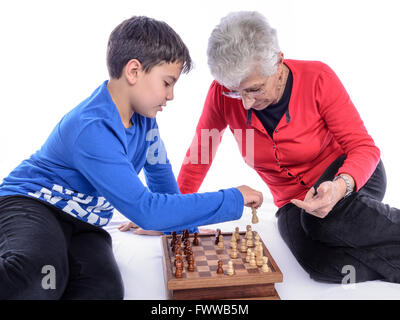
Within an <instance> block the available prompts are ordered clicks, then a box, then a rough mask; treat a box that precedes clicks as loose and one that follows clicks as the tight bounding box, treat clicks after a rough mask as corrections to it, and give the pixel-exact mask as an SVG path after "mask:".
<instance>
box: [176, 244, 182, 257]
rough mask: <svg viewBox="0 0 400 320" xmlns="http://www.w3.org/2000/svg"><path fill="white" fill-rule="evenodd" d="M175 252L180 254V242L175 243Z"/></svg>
mask: <svg viewBox="0 0 400 320" xmlns="http://www.w3.org/2000/svg"><path fill="white" fill-rule="evenodd" d="M175 254H177V255H181V254H182V249H181V245H180V244H178V243H177V244H175Z"/></svg>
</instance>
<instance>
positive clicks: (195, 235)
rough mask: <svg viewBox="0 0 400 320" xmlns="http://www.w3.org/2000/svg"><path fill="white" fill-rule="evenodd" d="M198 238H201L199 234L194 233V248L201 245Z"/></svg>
mask: <svg viewBox="0 0 400 320" xmlns="http://www.w3.org/2000/svg"><path fill="white" fill-rule="evenodd" d="M198 236H199V234H198V233H197V232H195V233H194V239H193V242H192V244H193V245H194V246H198V245H199V238H198Z"/></svg>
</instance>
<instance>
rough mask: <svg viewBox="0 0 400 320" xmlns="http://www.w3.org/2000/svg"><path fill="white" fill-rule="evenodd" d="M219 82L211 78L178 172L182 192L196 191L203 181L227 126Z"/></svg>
mask: <svg viewBox="0 0 400 320" xmlns="http://www.w3.org/2000/svg"><path fill="white" fill-rule="evenodd" d="M221 90H222V86H221V85H219V84H218V83H217V82H216V81H213V82H212V84H211V86H210V89H209V90H208V94H207V97H206V101H205V103H204V108H203V112H202V114H201V117H200V120H199V122H198V124H197V127H196V134H195V136H194V138H193V141H192V144H191V146H190V147H189V149H188V150H187V152H186V157H185V160H184V161H183V164H182V167H181V170H180V172H179V175H178V179H177V180H178V185H179V189H180V191H181V192H182V193H194V192H197V191H198V190H199V188H200V185H201V184H202V182H203V180H204V178H205V176H206V174H207V172H208V170H209V169H210V166H211V163H212V161H213V159H214V156H215V154H216V152H217V149H218V146H219V144H220V142H221V139H222V135H223V133H224V130H225V128H226V126H227V123H226V121H225V117H224V112H223V102H222V99H223V98H222V93H221Z"/></svg>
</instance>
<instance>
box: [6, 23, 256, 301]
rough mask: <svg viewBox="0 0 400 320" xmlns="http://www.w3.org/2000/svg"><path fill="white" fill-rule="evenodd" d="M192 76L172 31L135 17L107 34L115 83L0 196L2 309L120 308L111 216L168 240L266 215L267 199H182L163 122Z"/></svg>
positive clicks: (76, 111)
mask: <svg viewBox="0 0 400 320" xmlns="http://www.w3.org/2000/svg"><path fill="white" fill-rule="evenodd" d="M191 65H192V61H191V58H190V55H189V51H188V49H187V47H186V45H185V44H184V43H183V41H182V40H181V38H180V37H179V35H178V34H177V33H176V32H175V31H174V30H173V29H172V28H171V27H170V26H169V25H168V24H166V23H165V22H162V21H157V20H155V19H151V18H148V17H138V16H134V17H132V18H129V19H127V20H125V21H123V22H122V23H121V24H119V25H118V26H117V27H116V28H115V29H114V30H113V31H112V32H111V35H110V37H109V41H108V47H107V67H108V71H109V79H108V80H105V81H104V82H102V83H101V84H100V85H99V86H98V87H97V88H96V89H95V90H94V91H93V92H92V93H91V94H90V95H89V96H88V97H87V98H86V99H84V100H83V101H82V102H81V103H80V104H79V105H78V106H76V107H75V108H73V109H72V110H71V111H70V112H68V113H67V114H66V115H65V116H64V117H63V118H62V119H61V121H60V122H59V123H57V124H56V125H55V128H54V130H53V131H52V132H51V134H50V136H49V137H48V139H47V140H46V141H45V142H44V144H43V146H42V147H41V148H40V150H39V151H37V152H36V153H35V154H33V155H32V156H31V157H29V158H28V159H26V160H24V161H22V163H21V164H20V165H18V166H17V167H16V168H15V169H14V170H13V171H12V172H11V173H10V174H9V175H8V176H7V177H5V178H4V180H3V182H2V184H1V185H0V257H2V259H0V283H1V285H0V299H61V298H62V299H122V298H123V295H124V290H123V283H122V280H121V275H120V272H119V269H118V267H117V263H116V261H115V258H114V255H113V251H112V245H111V239H110V236H109V234H108V233H107V232H106V231H104V230H103V229H102V228H103V227H104V226H106V225H107V224H108V222H109V221H110V219H111V217H112V214H113V210H114V208H115V209H117V210H118V211H119V212H121V213H122V214H123V215H125V216H126V217H127V218H128V219H129V220H130V221H132V223H135V224H136V225H138V226H139V227H141V228H143V229H146V230H147V229H152V230H158V231H162V232H168V231H173V230H175V229H179V230H182V229H185V228H191V229H192V230H193V229H194V230H196V229H197V226H203V225H208V224H213V223H219V222H224V221H230V220H236V219H239V218H240V217H241V215H242V213H243V207H244V206H251V207H259V206H260V205H261V203H262V193H260V192H258V191H256V190H253V189H252V188H250V187H248V186H239V187H236V188H228V189H223V190H220V191H217V192H209V193H202V194H199V193H197V194H192V195H182V194H181V193H180V190H179V188H178V184H177V182H176V180H175V177H174V174H173V172H172V169H171V164H170V162H169V160H168V157H167V152H166V149H165V146H164V144H163V142H162V139H161V136H160V134H159V131H158V125H157V121H156V115H157V113H159V112H161V111H163V109H164V108H165V106H166V104H167V102H169V101H171V100H172V99H173V98H174V87H175V84H176V83H177V81H178V79H179V77H180V75H181V73H187V72H189V70H190V69H191ZM142 170H143V171H144V174H145V177H146V181H147V187H146V186H144V185H143V183H142V182H141V180H140V178H139V176H138V174H139V173H140V172H141V171H142ZM4 239H6V241H5V242H4ZM177 263H178V265H179V262H177ZM46 265H51V266H52V267H53V268H54V269H55V270H56V271H57V273H56V283H57V284H56V286H55V289H53V290H45V289H44V288H43V287H42V285H41V283H42V279H43V273H42V268H43V266H46ZM81 265H84V266H85V268H80V267H75V266H81ZM71 266H72V267H71ZM178 276H179V272H178Z"/></svg>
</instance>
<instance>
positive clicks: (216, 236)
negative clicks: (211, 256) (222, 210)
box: [215, 229, 221, 244]
mask: <svg viewBox="0 0 400 320" xmlns="http://www.w3.org/2000/svg"><path fill="white" fill-rule="evenodd" d="M220 235H221V229H217V232H216V234H215V244H218V242H219V236H220Z"/></svg>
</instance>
